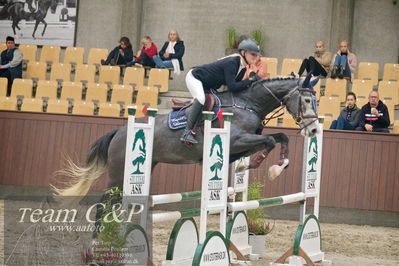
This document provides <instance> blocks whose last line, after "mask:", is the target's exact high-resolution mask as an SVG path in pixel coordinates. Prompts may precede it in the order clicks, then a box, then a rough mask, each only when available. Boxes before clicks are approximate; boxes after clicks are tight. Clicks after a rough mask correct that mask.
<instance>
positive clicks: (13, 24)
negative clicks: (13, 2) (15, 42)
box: [11, 20, 17, 36]
mask: <svg viewBox="0 0 399 266" xmlns="http://www.w3.org/2000/svg"><path fill="white" fill-rule="evenodd" d="M11 27H12V30H13V32H14V36H16V35H17V32H16V30H15V20H13V22H12V25H11Z"/></svg>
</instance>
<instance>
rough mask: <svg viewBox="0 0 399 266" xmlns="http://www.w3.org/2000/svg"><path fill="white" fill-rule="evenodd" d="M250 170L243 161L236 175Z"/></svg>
mask: <svg viewBox="0 0 399 266" xmlns="http://www.w3.org/2000/svg"><path fill="white" fill-rule="evenodd" d="M248 169H249V167H248V166H247V165H245V163H244V161H241V162H240V163H239V164H238V165H237V167H236V173H239V172H243V171H245V170H248Z"/></svg>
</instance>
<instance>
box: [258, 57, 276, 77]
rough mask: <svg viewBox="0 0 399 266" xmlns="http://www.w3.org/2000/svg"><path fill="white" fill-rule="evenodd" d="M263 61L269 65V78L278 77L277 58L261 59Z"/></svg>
mask: <svg viewBox="0 0 399 266" xmlns="http://www.w3.org/2000/svg"><path fill="white" fill-rule="evenodd" d="M261 60H262V61H263V62H265V63H266V64H267V77H268V78H275V77H277V63H278V61H277V58H274V57H261Z"/></svg>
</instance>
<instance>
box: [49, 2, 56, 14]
mask: <svg viewBox="0 0 399 266" xmlns="http://www.w3.org/2000/svg"><path fill="white" fill-rule="evenodd" d="M50 1H51V4H50V11H51V14H55V11H56V10H57V6H58V1H57V0H50Z"/></svg>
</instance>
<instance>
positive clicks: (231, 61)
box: [192, 54, 253, 92]
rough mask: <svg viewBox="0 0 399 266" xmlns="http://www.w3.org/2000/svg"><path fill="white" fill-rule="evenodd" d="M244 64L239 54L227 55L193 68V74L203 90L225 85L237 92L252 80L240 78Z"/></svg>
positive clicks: (243, 70)
mask: <svg viewBox="0 0 399 266" xmlns="http://www.w3.org/2000/svg"><path fill="white" fill-rule="evenodd" d="M245 71H246V69H245V65H244V63H243V59H242V57H241V56H240V55H238V54H237V55H236V56H228V57H225V58H222V59H220V60H218V61H216V62H214V63H210V64H205V65H202V66H198V67H195V68H193V71H192V74H193V76H194V77H195V78H196V79H198V80H200V81H201V82H202V85H203V87H204V91H206V92H209V90H210V89H215V90H216V89H219V88H220V86H222V85H227V88H228V90H229V91H232V92H238V91H241V90H244V89H246V88H248V87H249V86H250V85H251V83H252V82H253V81H251V80H249V79H245V80H242V78H243V77H244V74H245Z"/></svg>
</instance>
